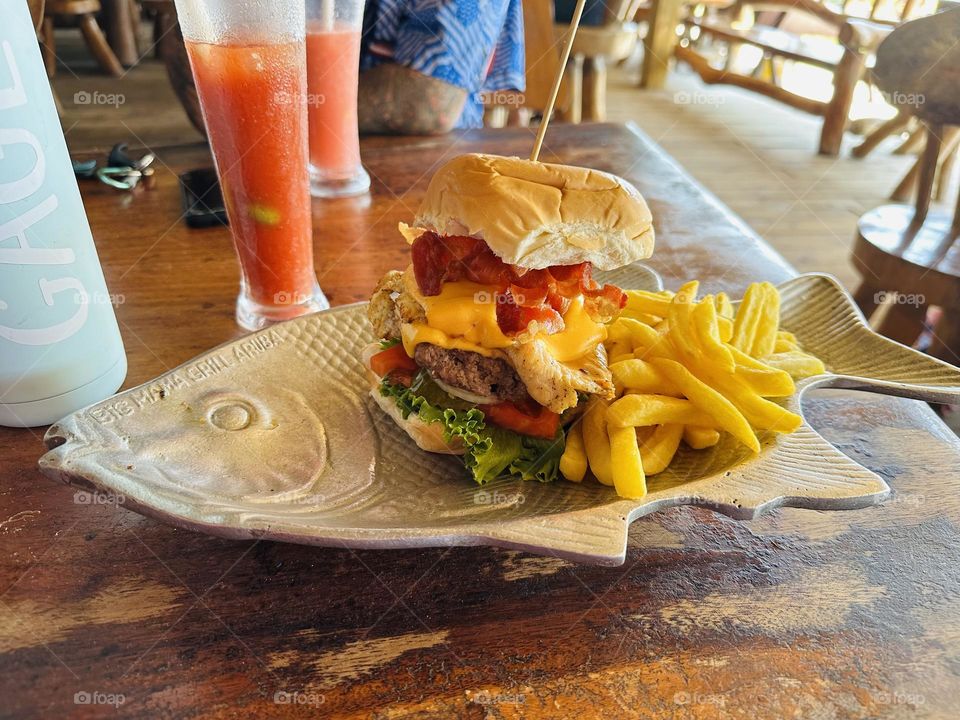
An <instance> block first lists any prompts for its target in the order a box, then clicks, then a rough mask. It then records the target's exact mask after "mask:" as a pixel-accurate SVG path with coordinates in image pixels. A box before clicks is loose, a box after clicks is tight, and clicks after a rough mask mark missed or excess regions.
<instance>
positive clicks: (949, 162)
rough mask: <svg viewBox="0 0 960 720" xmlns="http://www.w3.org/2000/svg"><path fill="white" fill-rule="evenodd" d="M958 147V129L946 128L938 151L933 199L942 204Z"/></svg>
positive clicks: (959, 138)
mask: <svg viewBox="0 0 960 720" xmlns="http://www.w3.org/2000/svg"><path fill="white" fill-rule="evenodd" d="M958 147H960V127H951V128H947V130H946V133H945V135H944V138H943V149H942V150H941V151H940V170H939V171H938V172H937V189H936V191H935V192H934V195H933V196H934V198H935V199H936V201H937V202H943V200H944V199H945V197H946V194H947V186H948V185H949V184H950V173H951V171H952V170H953V163H954V162H955V161H956V159H957V148H958Z"/></svg>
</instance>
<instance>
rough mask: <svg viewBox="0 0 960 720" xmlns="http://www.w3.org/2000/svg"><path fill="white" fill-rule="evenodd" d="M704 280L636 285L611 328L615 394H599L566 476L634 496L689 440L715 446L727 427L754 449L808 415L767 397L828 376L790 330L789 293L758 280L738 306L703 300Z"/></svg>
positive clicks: (577, 433) (565, 466)
mask: <svg viewBox="0 0 960 720" xmlns="http://www.w3.org/2000/svg"><path fill="white" fill-rule="evenodd" d="M698 290H699V284H698V283H697V282H695V281H694V282H688V283H685V284H684V285H683V286H681V287H680V289H679V290H678V291H677V292H676V293H675V294H674V293H670V292H666V291H661V292H642V291H627V304H626V307H625V308H624V311H623V312H622V314H621V315H620V317H618V318H617V319H616V320H615V321H613V322H612V323H610V324H608V325H607V331H608V332H607V339H606V341H605V343H604V344H605V348H606V350H607V355H608V357H609V359H610V360H609V367H610V373H611V375H612V377H613V385H614V390H615V398H616V399H614V400H612V401H604V400H599V399H595V400H593V401H592V402H591V405H590V406H589V407H588V409H587V413H586V414H585V416H584V417H583V420H582V423H581V426H580V428H579V429H577V428H572V429H571V431H570V437H569V439H568V441H567V448H566V449H565V450H564V454H563V456H562V457H561V461H560V462H561V468H560V469H561V472H563V474H564V476H565V477H570V478H571V479H573V480H575V481H579V480H580V479H582V478H583V477H584V475H585V473H586V471H587V470H588V469H589V470H591V471H592V472H593V474H594V475H595V476H596V477H597V479H598V480H599V481H600V482H602V483H604V484H606V485H613V486H614V487H615V488H616V490H617V493H618V494H620V495H622V496H624V497H634V498H636V497H642V496H643V495H644V494H646V477H647V476H651V475H655V474H657V473H659V472H662V471H663V470H664V469H665V468H667V466H668V465H669V464H670V462H671V461H672V459H673V457H674V456H675V454H676V452H677V448H678V446H679V443H680V442H681V441H682V442H685V443H686V444H687V445H688V446H689V447H690V448H692V449H694V450H701V449H704V448H708V447H712V446H714V445H716V444H717V443H718V442H719V441H720V433H721V431H726V432H729V433H730V434H731V435H733V436H734V438H736V439H737V440H738V441H739V442H741V443H743V444H744V445H746V446H747V447H749V448H750V449H751V450H753V451H754V452H759V451H760V440H759V437H758V435H757V433H758V432H759V431H761V430H763V431H769V430H772V431H774V432H779V433H789V432H793V431H794V430H796V429H797V428H798V427H799V426H800V424H801V423H802V418H801V417H800V416H799V415H796V414H795V413H792V412H790V411H788V410H786V409H785V408H784V407H782V406H780V405H779V404H777V403H775V402H771V401H770V400H768V399H767V398H778V397H789V396H791V395H793V394H794V393H795V392H796V383H795V380H796V379H800V378H804V377H809V376H811V375H816V374H820V373H823V372H825V369H824V366H823V363H822V362H821V361H820V360H818V359H817V358H815V357H813V356H812V355H809V354H807V353H804V352H802V351H801V350H800V346H799V343H798V342H797V339H796V337H794V336H793V335H792V334H791V333H789V332H787V331H784V330H781V329H780V294H779V292H778V291H777V289H776V287H774V286H773V285H772V284H771V283H769V282H762V283H753V284H751V285H750V286H749V287H748V288H747V291H746V293H745V294H744V298H743V300H742V301H741V302H740V304H739V305H738V306H737V307H734V305H733V303H732V302H731V301H730V298H729V297H728V296H727V294H726V293H722V292H721V293H717V294H716V295H707V296H705V297H704V298H702V299H701V300H699V301H698V300H697V291H698Z"/></svg>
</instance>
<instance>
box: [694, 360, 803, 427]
mask: <svg viewBox="0 0 960 720" xmlns="http://www.w3.org/2000/svg"><path fill="white" fill-rule="evenodd" d="M710 379H711V384H712V385H713V386H714V387H716V388H717V390H718V391H719V392H721V393H723V395H724V396H726V397H727V398H729V402H732V403H733V404H734V405H735V406H736V408H737V410H739V411H740V412H741V413H742V414H743V416H744V417H746V418H747V420H748V421H749V422H750V424H751V425H753V426H754V427H756V428H759V429H761V430H772V431H773V432H777V433H792V432H793V431H794V430H796V429H797V428H798V427H800V424H801V423H802V422H803V419H802V418H801V417H800V416H799V415H797V414H795V413H792V412H790V411H789V410H787V409H785V408H782V407H780V406H779V405H777V404H776V403H774V402H771V401H770V400H765V399H764V398H762V397H760V396H759V395H757V393H755V392H754V391H753V390H751V389H750V388H749V387H748V386H747V384H746V383H744V382H743V381H742V380H741V379H740V378H738V377H735V376H732V375H719V374H718V375H713V376H711V378H710ZM738 439H739V438H738Z"/></svg>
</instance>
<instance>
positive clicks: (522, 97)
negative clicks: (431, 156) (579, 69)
mask: <svg viewBox="0 0 960 720" xmlns="http://www.w3.org/2000/svg"><path fill="white" fill-rule="evenodd" d="M523 41H524V47H525V55H526V57H525V71H524V74H525V79H526V89H525V90H524V91H523V92H522V93H493V97H490V98H487V100H486V102H485V104H486V109H485V112H484V125H486V126H488V127H503V126H504V125H510V126H517V125H520V126H526V125H527V124H529V122H530V119H531V117H532V116H533V115H535V114H538V113H541V112H543V109H544V108H545V107H546V106H547V102H548V100H549V98H550V89H551V87H552V86H553V79H554V78H555V77H556V76H557V72H558V71H559V69H560V45H558V44H557V43H556V42H555V39H554V34H553V0H523ZM570 96H571V92H570V87H569V83H564V84H563V85H562V86H561V87H560V94H559V95H558V96H557V104H556V108H557V112H558V113H559V114H560V115H561V116H563V115H564V114H565V113H566V112H567V110H568V108H569V107H570Z"/></svg>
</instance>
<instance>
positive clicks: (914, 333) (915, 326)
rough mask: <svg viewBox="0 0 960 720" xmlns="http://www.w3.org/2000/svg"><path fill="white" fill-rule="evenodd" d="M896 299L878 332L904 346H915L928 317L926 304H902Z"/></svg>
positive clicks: (889, 306) (880, 324)
mask: <svg viewBox="0 0 960 720" xmlns="http://www.w3.org/2000/svg"><path fill="white" fill-rule="evenodd" d="M899 300H900V298H899V297H895V298H894V299H893V301H892V303H891V304H890V305H888V306H887V308H886V314H885V315H884V316H883V319H882V320H881V321H880V323H879V325H878V326H877V332H878V333H880V334H881V335H884V336H885V337H888V338H890V339H891V340H895V341H897V342H899V343H903V344H904V345H913V344H914V343H915V342H916V341H917V338H918V337H920V333H922V332H923V329H924V327H923V321H924V320H925V319H926V317H927V304H926V303H919V302H917V303H912V304H910V303H901V302H899Z"/></svg>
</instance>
